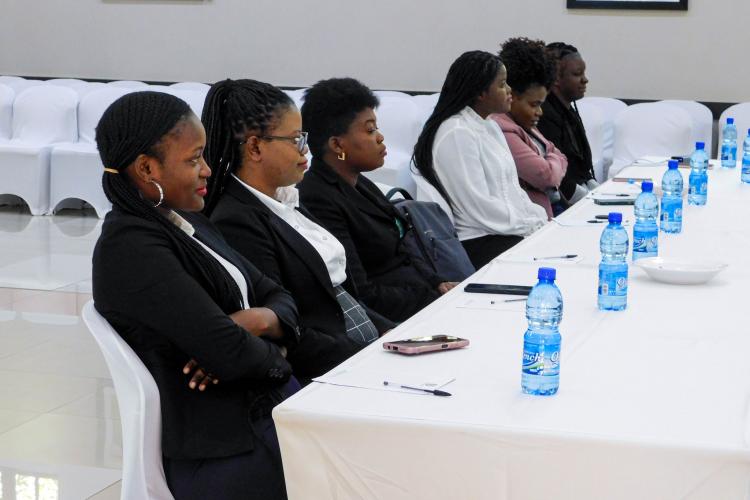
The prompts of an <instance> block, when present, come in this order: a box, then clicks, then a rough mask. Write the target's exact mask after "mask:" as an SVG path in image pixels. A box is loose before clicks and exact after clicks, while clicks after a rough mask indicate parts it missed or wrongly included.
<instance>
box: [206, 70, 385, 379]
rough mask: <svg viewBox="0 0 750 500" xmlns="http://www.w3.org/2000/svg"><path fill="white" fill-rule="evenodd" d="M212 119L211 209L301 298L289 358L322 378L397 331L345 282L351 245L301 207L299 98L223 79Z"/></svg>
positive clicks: (212, 98) (209, 108)
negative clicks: (347, 246) (347, 251)
mask: <svg viewBox="0 0 750 500" xmlns="http://www.w3.org/2000/svg"><path fill="white" fill-rule="evenodd" d="M203 122H204V126H205V127H206V132H207V142H206V153H205V157H206V160H207V161H208V163H209V164H210V165H211V166H212V167H213V168H214V170H215V175H214V176H213V177H212V178H211V180H210V181H209V193H208V198H207V202H206V208H205V210H204V213H206V214H207V215H210V217H211V220H212V222H213V223H214V224H216V226H217V227H218V228H219V229H220V230H221V231H222V233H223V234H224V236H225V238H226V239H227V241H228V242H229V243H230V244H231V245H232V246H233V247H234V248H235V249H236V250H237V251H238V252H239V253H241V254H242V255H244V256H245V257H246V258H247V259H248V260H250V261H252V262H253V264H255V265H256V266H257V267H258V268H259V269H260V270H261V271H263V273H265V274H266V275H267V276H269V277H270V278H272V279H273V280H275V281H276V282H277V283H279V284H281V285H282V286H283V287H284V288H286V289H287V290H289V292H291V294H292V297H293V298H294V300H295V302H296V304H297V308H298V310H299V315H300V328H301V329H302V336H301V339H300V342H299V344H298V345H297V346H296V347H295V348H294V349H291V350H290V351H289V356H288V359H289V361H290V362H291V364H292V368H293V369H294V374H295V376H296V377H298V378H299V379H300V380H301V381H303V382H307V381H308V380H309V379H311V378H313V377H316V376H319V375H322V374H323V373H325V372H327V371H328V370H330V369H331V368H333V367H335V366H336V365H338V364H339V363H341V362H342V361H344V360H346V359H347V358H349V357H350V356H351V355H352V354H354V353H355V352H357V351H358V350H360V349H361V348H362V347H363V346H365V345H367V344H368V343H369V342H372V341H373V340H375V339H376V338H378V335H379V334H380V333H384V332H385V331H387V330H389V329H390V328H393V326H394V324H393V323H392V322H391V321H389V320H387V319H385V318H383V317H382V316H380V315H378V314H376V313H374V312H373V311H370V310H367V309H366V308H363V307H362V305H361V304H359V303H358V302H357V301H356V296H357V290H356V288H355V287H354V286H352V285H353V283H351V280H349V281H348V282H347V283H343V282H344V281H345V280H346V278H347V276H346V257H345V253H344V249H343V247H342V246H341V244H340V243H339V242H337V241H336V239H335V238H334V237H333V235H331V234H330V233H329V232H328V231H326V230H325V229H323V228H322V227H320V226H319V225H318V224H317V223H316V222H315V220H314V219H313V217H312V216H311V214H310V213H309V212H307V211H306V210H305V209H304V207H302V206H299V203H298V202H296V200H297V197H298V195H297V190H296V188H295V187H294V184H296V183H297V182H299V180H300V179H302V175H303V174H304V172H305V170H306V169H307V159H306V158H305V153H307V147H306V145H305V142H306V141H305V139H306V134H305V133H304V132H303V131H302V130H301V128H302V126H301V122H302V119H301V118H300V114H299V111H298V110H297V108H296V106H295V105H294V103H293V101H292V100H291V99H290V98H289V96H287V95H286V94H285V93H284V92H283V91H281V90H279V89H277V88H276V87H274V86H272V85H269V84H267V83H263V82H258V81H255V80H237V81H233V80H225V81H221V82H217V83H216V84H214V85H213V86H212V87H211V90H210V91H209V93H208V96H207V97H206V103H205V106H204V108H203ZM342 283H343V284H344V285H345V286H346V288H348V292H347V291H346V290H345V288H344V287H342V286H340V285H342Z"/></svg>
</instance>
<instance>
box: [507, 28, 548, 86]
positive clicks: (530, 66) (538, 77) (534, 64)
mask: <svg viewBox="0 0 750 500" xmlns="http://www.w3.org/2000/svg"><path fill="white" fill-rule="evenodd" d="M500 59H502V60H503V63H505V68H506V69H507V70H508V85H510V87H511V88H512V89H513V91H514V92H516V93H518V94H523V93H524V92H526V90H528V89H529V87H534V86H537V85H541V86H542V87H544V88H546V89H549V88H550V87H551V86H552V84H553V83H554V82H555V79H556V76H557V65H556V61H555V60H554V59H553V58H551V57H549V55H548V53H547V50H546V45H545V43H544V42H543V41H541V40H529V39H528V38H510V39H508V40H507V41H506V42H505V43H504V44H503V45H502V48H501V49H500Z"/></svg>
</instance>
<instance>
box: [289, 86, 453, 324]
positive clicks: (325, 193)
mask: <svg viewBox="0 0 750 500" xmlns="http://www.w3.org/2000/svg"><path fill="white" fill-rule="evenodd" d="M378 104H379V102H378V98H377V97H376V96H375V95H374V94H373V93H372V91H370V89H368V88H367V87H365V86H364V85H362V84H361V83H360V82H358V81H357V80H354V79H352V78H332V79H330V80H323V81H320V82H318V83H316V84H315V85H313V86H312V87H310V88H309V89H307V91H306V92H305V100H304V103H303V105H302V125H303V127H304V128H305V130H307V133H308V134H309V135H308V145H309V146H310V151H311V152H312V155H313V161H312V166H311V167H310V170H309V171H308V172H307V174H305V177H304V179H303V180H302V182H300V183H299V185H298V188H299V192H300V199H301V200H302V202H303V203H304V205H305V206H306V207H307V208H308V209H309V210H310V211H311V212H312V213H313V214H314V215H315V216H316V217H317V218H318V220H320V221H321V223H322V224H323V225H324V226H325V227H326V229H328V230H329V231H330V232H331V233H333V235H334V236H336V238H338V240H339V241H340V242H341V243H342V244H343V245H344V248H345V249H346V260H347V264H348V266H349V272H350V277H351V278H352V280H353V281H354V283H355V285H356V286H357V289H358V290H359V292H360V296H361V298H362V299H363V301H364V302H365V303H366V304H367V305H368V306H370V307H371V308H373V309H375V310H376V311H378V312H379V313H381V314H383V315H384V316H386V317H388V318H390V319H392V320H394V321H403V320H405V319H407V318H409V317H410V316H412V315H413V314H415V313H416V312H418V311H419V310H420V309H422V308H423V307H424V306H426V305H427V304H429V303H430V302H432V301H433V300H434V299H435V298H436V297H438V296H439V295H440V294H441V293H445V292H446V291H448V290H449V289H450V288H452V287H453V285H454V283H449V282H444V280H443V279H442V278H441V277H439V276H436V275H434V274H430V273H428V272H426V271H423V270H421V267H422V266H420V269H418V268H417V265H415V263H414V262H412V259H411V258H410V257H409V256H408V255H407V254H406V252H404V251H403V250H402V249H401V240H402V238H403V237H404V233H405V231H407V230H408V226H407V224H406V221H404V220H403V219H402V218H401V217H400V216H399V215H398V213H397V212H396V210H395V209H394V208H393V206H392V205H391V204H390V202H388V200H387V199H386V198H385V196H383V194H382V193H381V192H380V189H378V187H377V186H376V185H375V184H374V183H373V182H371V181H370V180H369V179H367V178H366V177H365V176H363V175H360V174H361V173H362V172H369V171H372V170H375V169H376V168H378V167H381V166H382V165H383V163H384V161H385V160H384V159H385V155H386V148H385V144H384V143H383V134H381V133H380V132H379V131H378V127H377V120H376V117H375V108H376V107H377V106H378Z"/></svg>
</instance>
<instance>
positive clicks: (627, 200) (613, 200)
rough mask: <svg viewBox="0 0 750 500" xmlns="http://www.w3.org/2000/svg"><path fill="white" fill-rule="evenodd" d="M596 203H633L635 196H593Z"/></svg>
mask: <svg viewBox="0 0 750 500" xmlns="http://www.w3.org/2000/svg"><path fill="white" fill-rule="evenodd" d="M594 203H596V204H597V205H635V198H621V199H616V198H603V199H602V198H594Z"/></svg>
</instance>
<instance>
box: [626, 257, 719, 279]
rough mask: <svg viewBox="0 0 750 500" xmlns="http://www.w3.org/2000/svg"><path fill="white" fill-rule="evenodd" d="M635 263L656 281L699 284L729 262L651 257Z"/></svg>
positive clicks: (714, 274)
mask: <svg viewBox="0 0 750 500" xmlns="http://www.w3.org/2000/svg"><path fill="white" fill-rule="evenodd" d="M634 264H635V265H636V266H638V267H640V268H641V269H643V270H644V271H646V273H647V274H648V275H649V277H650V278H651V279H653V280H655V281H660V282H662V283H672V284H675V285H698V284H700V283H706V282H707V281H708V280H710V279H711V278H713V277H714V276H716V275H717V274H718V273H719V272H720V271H723V270H724V269H725V268H726V267H727V264H726V263H724V262H719V261H716V260H680V259H665V258H662V257H651V258H648V259H639V260H637V261H635V262H634Z"/></svg>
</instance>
